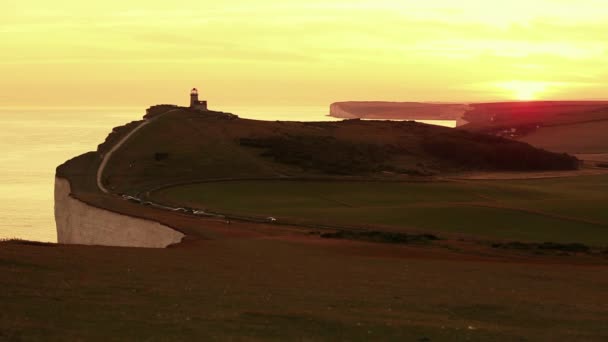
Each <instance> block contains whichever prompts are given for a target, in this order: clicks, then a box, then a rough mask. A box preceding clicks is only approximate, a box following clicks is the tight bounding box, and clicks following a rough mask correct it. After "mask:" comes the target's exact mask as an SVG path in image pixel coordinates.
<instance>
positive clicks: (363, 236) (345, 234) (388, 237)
mask: <svg viewBox="0 0 608 342" xmlns="http://www.w3.org/2000/svg"><path fill="white" fill-rule="evenodd" d="M321 237H322V238H326V239H348V240H361V241H370V242H380V243H399V244H425V243H429V242H431V241H436V240H439V238H438V237H437V236H435V235H432V234H406V233H394V232H381V231H362V232H353V231H344V230H341V231H337V232H332V233H323V234H321Z"/></svg>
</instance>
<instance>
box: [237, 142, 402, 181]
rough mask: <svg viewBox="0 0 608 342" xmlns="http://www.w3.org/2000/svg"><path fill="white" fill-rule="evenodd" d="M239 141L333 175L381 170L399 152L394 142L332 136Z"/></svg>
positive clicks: (287, 160) (264, 153) (308, 168)
mask: <svg viewBox="0 0 608 342" xmlns="http://www.w3.org/2000/svg"><path fill="white" fill-rule="evenodd" d="M240 145H241V146H247V147H255V148H263V149H265V151H264V152H263V153H262V156H264V157H271V158H273V159H274V160H275V161H277V162H280V163H285V164H289V165H296V166H299V167H301V168H302V169H304V170H318V171H321V172H324V173H328V174H334V175H348V174H359V173H371V172H379V171H384V170H387V169H390V168H391V167H389V166H387V165H386V164H385V163H386V162H388V161H389V160H390V159H391V158H392V156H394V155H397V154H400V153H401V152H403V151H400V150H399V149H398V148H396V147H394V146H386V145H385V146H383V145H373V144H366V143H353V142H346V141H340V140H337V139H336V138H334V137H332V136H290V135H288V136H280V137H270V138H257V139H256V138H242V139H240Z"/></svg>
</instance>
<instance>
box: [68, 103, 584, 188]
mask: <svg viewBox="0 0 608 342" xmlns="http://www.w3.org/2000/svg"><path fill="white" fill-rule="evenodd" d="M131 125H132V124H131ZM129 127H130V126H127V127H125V128H121V129H117V130H116V132H115V133H114V135H117V134H120V132H121V131H125V132H126V131H128V129H129ZM112 139H113V138H112V136H111V137H110V138H109V141H111V140H112ZM108 143H110V142H107V143H106V144H108ZM104 148H105V145H104V144H102V145H101V146H100V150H101V151H102V152H103V150H104ZM577 166H578V162H577V160H576V159H575V158H573V157H570V156H566V155H558V154H553V153H549V152H546V151H541V150H538V149H535V148H533V147H531V146H529V145H527V144H523V143H519V142H514V141H511V140H508V139H503V138H497V137H490V136H486V135H481V134H476V133H470V132H465V131H459V130H453V129H449V128H443V127H436V126H431V125H425V124H420V123H415V122H388V121H385V122H381V121H373V122H370V121H359V120H347V121H343V122H323V123H320V122H308V123H305V122H304V123H303V122H266V121H256V120H246V119H240V118H237V117H236V116H233V115H229V114H225V113H221V112H204V113H202V112H196V111H189V110H186V109H179V110H173V111H170V112H167V113H166V114H162V115H159V116H156V117H154V118H152V119H150V122H149V124H148V125H147V127H145V129H143V130H141V131H140V132H137V134H135V135H134V137H133V138H131V139H129V141H127V142H126V143H125V145H124V146H122V147H121V148H120V150H119V151H117V153H116V154H115V155H114V156H113V157H112V159H111V160H110V162H109V163H108V167H107V169H106V171H105V173H104V179H103V182H104V184H106V186H108V187H109V188H110V189H112V191H113V192H138V191H143V190H147V189H149V188H151V187H154V186H159V185H164V184H169V183H176V182H177V183H178V182H184V181H192V180H205V179H220V178H228V179H234V178H276V177H320V176H331V177H374V178H378V177H381V178H386V177H389V178H394V177H412V176H429V175H436V174H449V173H454V172H461V171H471V170H558V169H575V168H577ZM60 170H61V168H60Z"/></svg>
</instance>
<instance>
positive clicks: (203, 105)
mask: <svg viewBox="0 0 608 342" xmlns="http://www.w3.org/2000/svg"><path fill="white" fill-rule="evenodd" d="M190 108H192V109H197V110H207V101H199V99H198V89H196V88H192V90H191V91H190Z"/></svg>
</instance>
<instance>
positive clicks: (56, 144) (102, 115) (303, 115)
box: [0, 106, 331, 242]
mask: <svg viewBox="0 0 608 342" xmlns="http://www.w3.org/2000/svg"><path fill="white" fill-rule="evenodd" d="M218 109H219V110H222V111H225V112H232V113H235V114H238V115H239V116H241V117H247V118H254V119H262V120H306V121H313V120H314V121H317V120H331V118H328V117H326V115H327V113H328V106H327V107H238V106H231V107H230V106H229V107H222V108H218ZM144 112H145V108H143V107H141V108H0V127H2V134H1V135H0V165H2V167H1V168H0V239H7V238H19V239H27V240H36V241H51V242H55V241H57V236H56V233H55V220H54V214H53V186H54V176H55V168H56V167H57V165H59V164H61V163H63V162H65V161H66V160H68V159H70V158H72V157H75V156H77V155H80V154H82V153H85V152H88V151H94V150H95V149H96V148H97V145H98V144H99V143H101V142H102V141H103V140H104V139H105V137H106V136H107V135H108V133H109V132H110V131H111V130H112V128H113V127H116V126H120V125H123V124H125V123H127V122H130V121H133V120H139V119H141V117H142V116H143V115H144Z"/></svg>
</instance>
